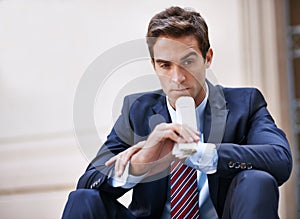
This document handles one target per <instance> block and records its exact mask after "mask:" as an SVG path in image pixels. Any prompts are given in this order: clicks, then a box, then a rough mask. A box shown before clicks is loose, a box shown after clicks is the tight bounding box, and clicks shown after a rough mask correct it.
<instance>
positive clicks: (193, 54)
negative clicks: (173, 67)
mask: <svg viewBox="0 0 300 219" xmlns="http://www.w3.org/2000/svg"><path fill="white" fill-rule="evenodd" d="M190 56H198V54H197V53H196V52H194V51H192V52H189V53H188V54H186V55H185V56H183V57H182V58H180V60H181V61H182V60H185V59H187V58H188V57H190Z"/></svg>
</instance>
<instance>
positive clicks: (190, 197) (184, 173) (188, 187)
mask: <svg viewBox="0 0 300 219" xmlns="http://www.w3.org/2000/svg"><path fill="white" fill-rule="evenodd" d="M170 184H171V201H170V204H171V218H172V219H182V218H187V219H194V218H199V203H198V201H199V192H198V189H197V171H196V170H195V169H193V168H191V167H189V166H187V165H185V164H183V163H181V162H179V161H174V162H173V163H172V164H171V178H170Z"/></svg>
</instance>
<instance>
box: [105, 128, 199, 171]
mask: <svg viewBox="0 0 300 219" xmlns="http://www.w3.org/2000/svg"><path fill="white" fill-rule="evenodd" d="M199 135H200V133H199V132H198V131H196V130H193V129H192V128H190V127H189V126H186V125H180V124H174V123H161V124H159V125H157V126H156V127H155V129H154V130H153V132H152V133H151V134H150V135H149V137H148V139H147V140H146V141H141V142H139V143H138V144H136V145H133V146H132V147H130V148H128V149H126V150H125V151H123V152H121V153H119V154H118V155H116V156H114V157H112V158H111V159H109V160H108V161H107V162H106V163H105V165H106V166H110V165H112V164H113V163H115V174H116V176H118V177H120V176H121V175H122V174H123V172H124V170H125V167H126V165H127V163H128V161H129V160H131V163H130V164H131V165H130V173H131V174H133V175H142V174H144V173H146V172H148V176H150V175H154V174H156V173H159V172H161V171H163V170H164V169H166V168H167V167H168V166H169V165H170V163H171V162H172V160H174V159H175V158H174V156H173V155H172V149H173V147H174V144H175V143H191V142H198V141H199V140H200V138H199Z"/></svg>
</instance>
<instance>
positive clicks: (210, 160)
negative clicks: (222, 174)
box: [185, 142, 218, 174]
mask: <svg viewBox="0 0 300 219" xmlns="http://www.w3.org/2000/svg"><path fill="white" fill-rule="evenodd" d="M196 150H197V152H196V153H194V154H193V155H191V156H190V157H188V158H187V159H186V160H185V164H186V165H188V166H191V167H193V168H195V169H197V170H200V171H201V172H203V173H206V174H213V173H215V172H216V171H217V166H218V153H217V147H216V145H215V144H210V143H202V142H198V144H197V147H196Z"/></svg>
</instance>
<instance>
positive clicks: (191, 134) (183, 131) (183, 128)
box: [172, 124, 200, 142]
mask: <svg viewBox="0 0 300 219" xmlns="http://www.w3.org/2000/svg"><path fill="white" fill-rule="evenodd" d="M172 128H173V129H174V131H176V132H177V133H178V134H179V135H180V136H181V137H182V138H183V139H184V140H185V141H186V142H197V141H199V140H200V138H199V135H200V132H198V131H197V130H194V129H192V128H191V127H189V126H187V125H181V124H174V125H173V126H172Z"/></svg>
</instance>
